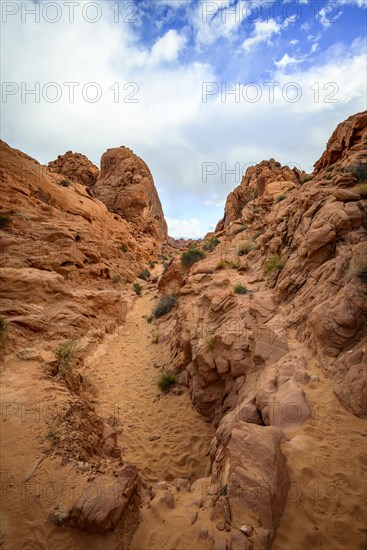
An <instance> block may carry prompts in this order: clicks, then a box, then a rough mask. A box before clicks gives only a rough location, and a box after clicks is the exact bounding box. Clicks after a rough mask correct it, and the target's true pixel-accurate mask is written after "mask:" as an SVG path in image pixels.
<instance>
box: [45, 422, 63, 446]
mask: <svg viewBox="0 0 367 550" xmlns="http://www.w3.org/2000/svg"><path fill="white" fill-rule="evenodd" d="M64 435H65V427H64V426H63V425H62V423H61V421H60V419H59V418H54V419H53V421H52V422H51V424H50V427H49V430H48V432H47V434H46V437H48V439H51V441H52V443H53V444H54V445H56V443H59V441H61V439H63V438H64Z"/></svg>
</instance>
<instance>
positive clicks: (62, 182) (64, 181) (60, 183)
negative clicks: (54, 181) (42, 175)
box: [58, 179, 70, 187]
mask: <svg viewBox="0 0 367 550" xmlns="http://www.w3.org/2000/svg"><path fill="white" fill-rule="evenodd" d="M58 184H59V185H62V187H70V181H69V180H66V179H64V180H59V181H58Z"/></svg>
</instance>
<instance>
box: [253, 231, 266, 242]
mask: <svg viewBox="0 0 367 550" xmlns="http://www.w3.org/2000/svg"><path fill="white" fill-rule="evenodd" d="M263 234H264V231H255V233H254V236H253V237H252V240H253V241H256V239H257V238H258V237H260V235H263Z"/></svg>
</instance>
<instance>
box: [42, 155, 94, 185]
mask: <svg viewBox="0 0 367 550" xmlns="http://www.w3.org/2000/svg"><path fill="white" fill-rule="evenodd" d="M48 168H49V170H50V171H51V172H55V173H56V174H62V175H63V176H65V177H66V178H67V179H69V180H70V181H74V182H78V183H81V184H83V185H87V186H88V187H93V186H94V184H95V183H96V181H97V177H98V174H99V169H98V168H97V166H95V165H94V164H93V163H92V162H91V161H90V160H89V159H88V158H87V157H86V156H85V155H82V154H80V153H73V152H72V151H67V152H66V153H65V154H64V155H59V156H58V157H57V159H56V160H54V161H52V162H49V163H48Z"/></svg>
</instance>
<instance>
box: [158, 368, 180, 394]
mask: <svg viewBox="0 0 367 550" xmlns="http://www.w3.org/2000/svg"><path fill="white" fill-rule="evenodd" d="M176 382H177V376H176V375H175V374H174V373H173V372H169V371H164V372H162V374H160V376H159V378H158V380H157V386H158V388H159V389H160V390H162V391H165V390H168V389H169V388H170V387H171V386H173V385H174V384H176Z"/></svg>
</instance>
